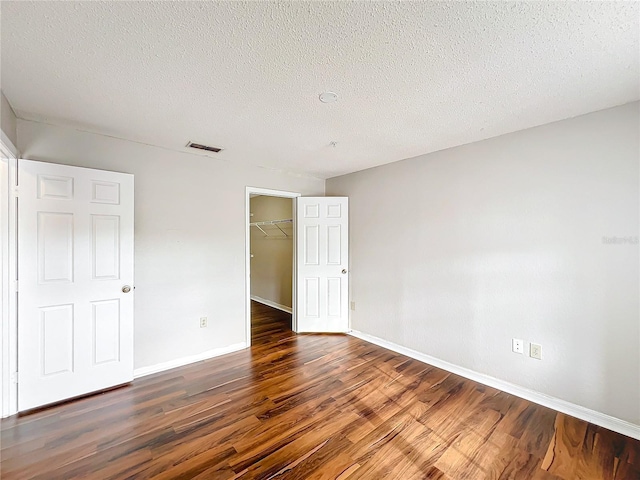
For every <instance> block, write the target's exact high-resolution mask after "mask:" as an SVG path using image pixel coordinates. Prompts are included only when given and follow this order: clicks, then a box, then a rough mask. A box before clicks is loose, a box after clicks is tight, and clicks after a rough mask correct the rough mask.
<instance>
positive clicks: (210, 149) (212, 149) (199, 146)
mask: <svg viewBox="0 0 640 480" xmlns="http://www.w3.org/2000/svg"><path fill="white" fill-rule="evenodd" d="M187 147H189V148H197V149H198V150H206V151H207V152H213V153H218V152H221V151H222V150H223V148H221V147H210V146H209V145H202V144H200V143H193V142H189V143H187Z"/></svg>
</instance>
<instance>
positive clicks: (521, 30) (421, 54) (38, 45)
mask: <svg viewBox="0 0 640 480" xmlns="http://www.w3.org/2000/svg"><path fill="white" fill-rule="evenodd" d="M0 8H1V18H2V50H1V53H2V89H3V91H4V92H5V95H6V96H7V98H8V99H9V101H10V102H11V104H12V105H13V107H14V109H15V110H16V112H17V114H18V116H19V117H21V118H26V119H36V120H41V121H46V122H50V123H55V124H64V125H70V126H74V127H77V128H81V129H84V130H88V131H94V132H99V133H103V134H107V135H113V136H117V137H121V138H126V139H130V140H135V141H139V142H144V143H149V144H153V145H159V146H163V147H168V148H172V149H175V150H184V145H185V144H186V143H187V141H188V140H193V141H195V142H199V143H207V144H211V145H216V146H224V147H225V148H226V150H225V151H224V152H222V153H220V154H217V155H216V156H215V158H219V159H223V160H226V161H230V162H235V163H243V164H250V165H260V166H264V167H268V168H276V169H282V170H286V171H290V172H298V173H306V174H310V175H313V176H317V177H322V178H326V177H331V176H335V175H339V174H343V173H347V172H353V171H356V170H361V169H364V168H368V167H372V166H375V165H381V164H384V163H389V162H393V161H396V160H401V159H403V158H408V157H412V156H416V155H419V154H423V153H427V152H432V151H435V150H441V149H443V148H447V147H451V146H455V145H460V144H464V143H469V142H473V141H476V140H481V139H484V138H489V137H493V136H496V135H500V134H503V133H507V132H511V131H515V130H520V129H523V128H527V127H531V126H534V125H540V124H543V123H548V122H551V121H555V120H560V119H563V118H568V117H572V116H575V115H579V114H583V113H587V112H591V111H595V110H600V109H603V108H607V107H611V106H614V105H619V104H623V103H627V102H630V101H634V100H637V99H638V98H640V93H639V88H640V87H639V78H640V73H639V70H640V69H639V63H640V62H639V55H640V53H639V35H640V33H639V25H638V22H639V18H640V17H639V4H638V3H637V2H622V3H602V2H579V1H576V2H495V3H488V2H427V1H422V2H415V3H413V2H400V3H396V2H394V3H391V2H375V3H372V2H357V3H356V2H329V3H324V2H293V3H281V2H248V3H244V2H243V3H241V2H228V3H225V2H161V1H158V2H116V1H113V2H10V1H2V2H1V7H0ZM325 90H331V91H335V92H337V93H338V95H339V100H338V101H337V102H336V103H332V104H322V103H320V102H319V100H318V95H319V94H320V93H321V92H323V91H325ZM334 141H335V142H337V145H336V146H335V147H332V146H331V145H330V142H334Z"/></svg>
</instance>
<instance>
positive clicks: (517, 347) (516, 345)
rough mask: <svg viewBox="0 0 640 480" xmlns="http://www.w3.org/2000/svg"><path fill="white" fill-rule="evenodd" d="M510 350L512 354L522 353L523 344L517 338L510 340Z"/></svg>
mask: <svg viewBox="0 0 640 480" xmlns="http://www.w3.org/2000/svg"><path fill="white" fill-rule="evenodd" d="M511 350H513V353H524V342H523V341H522V340H520V339H519V338H513V339H511Z"/></svg>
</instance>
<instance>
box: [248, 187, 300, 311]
mask: <svg viewBox="0 0 640 480" xmlns="http://www.w3.org/2000/svg"><path fill="white" fill-rule="evenodd" d="M250 211H251V213H253V217H251V221H252V222H264V221H268V220H283V219H287V218H292V215H293V200H292V199H290V198H281V197H270V196H265V195H260V196H257V197H254V198H252V199H251V209H250ZM261 228H262V229H263V230H264V231H265V232H267V234H268V236H265V235H264V233H262V232H261V231H260V230H258V229H257V228H256V227H251V229H250V231H251V255H252V257H251V296H257V297H260V298H261V299H264V300H268V301H270V302H273V303H276V304H278V305H281V306H284V307H289V308H291V306H292V305H293V303H292V288H293V223H282V224H280V228H281V229H282V230H283V231H284V232H285V233H286V234H287V235H284V234H283V233H282V232H281V231H280V230H279V229H278V227H276V226H275V225H263V226H262V227H261Z"/></svg>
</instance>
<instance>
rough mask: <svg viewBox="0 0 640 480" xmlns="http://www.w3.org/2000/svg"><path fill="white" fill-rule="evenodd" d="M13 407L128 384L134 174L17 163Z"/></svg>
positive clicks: (130, 368) (23, 407)
mask: <svg viewBox="0 0 640 480" xmlns="http://www.w3.org/2000/svg"><path fill="white" fill-rule="evenodd" d="M18 182H19V183H18V409H19V410H20V411H24V410H28V409H31V408H35V407H38V406H41V405H46V404H49V403H53V402H58V401H60V400H64V399H67V398H72V397H76V396H79V395H83V394H86V393H89V392H93V391H96V390H101V389H105V388H108V387H112V386H115V385H119V384H123V383H127V382H130V381H131V380H132V379H133V175H129V174H124V173H114V172H105V171H102V170H93V169H88V168H79V167H69V166H65V165H55V164H51V163H42V162H34V161H29V160H19V161H18Z"/></svg>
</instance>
